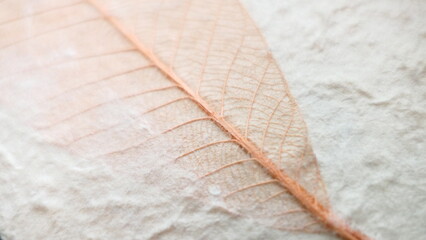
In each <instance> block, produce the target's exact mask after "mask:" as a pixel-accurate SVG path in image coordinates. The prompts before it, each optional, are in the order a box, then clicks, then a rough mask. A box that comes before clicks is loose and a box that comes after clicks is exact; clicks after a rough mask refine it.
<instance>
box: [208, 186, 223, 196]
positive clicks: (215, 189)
mask: <svg viewBox="0 0 426 240" xmlns="http://www.w3.org/2000/svg"><path fill="white" fill-rule="evenodd" d="M209 193H210V194H211V195H215V196H217V195H219V194H221V193H222V190H221V189H220V187H219V186H218V185H210V186H209Z"/></svg>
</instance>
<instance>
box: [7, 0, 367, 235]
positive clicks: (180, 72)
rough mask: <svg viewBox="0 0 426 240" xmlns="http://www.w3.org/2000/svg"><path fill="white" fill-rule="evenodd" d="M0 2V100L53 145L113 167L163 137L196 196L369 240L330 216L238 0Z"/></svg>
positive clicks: (274, 72) (262, 46)
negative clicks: (192, 177)
mask: <svg viewBox="0 0 426 240" xmlns="http://www.w3.org/2000/svg"><path fill="white" fill-rule="evenodd" d="M0 4H1V5H2V7H1V10H0V34H1V36H2V38H0V59H1V61H2V62H1V65H0V74H1V75H0V77H1V82H0V84H1V90H0V91H1V97H0V101H1V103H2V105H4V106H7V107H8V108H9V109H11V111H14V112H15V113H16V114H17V115H19V116H21V117H22V116H23V117H24V118H25V120H26V121H28V122H29V123H30V124H31V125H32V126H33V127H35V128H37V129H38V130H39V131H40V132H41V133H42V134H43V135H44V136H46V137H48V138H49V139H50V141H51V142H53V143H55V144H58V145H61V146H62V147H64V148H66V149H68V150H69V151H72V152H74V153H75V154H78V155H81V156H84V157H87V158H97V159H103V160H105V161H110V162H119V161H121V162H123V161H131V160H132V159H137V158H139V157H140V156H143V154H149V152H150V151H151V150H150V148H151V147H153V146H155V144H156V143H158V141H166V142H174V144H172V145H170V146H168V148H167V149H165V150H164V151H165V152H167V154H168V155H171V156H173V159H174V162H176V163H178V165H180V166H182V167H184V168H185V169H188V170H190V171H192V172H194V173H195V174H196V175H197V181H199V182H202V184H201V185H202V186H203V187H202V189H201V190H200V192H199V193H198V195H199V197H202V198H204V199H206V198H207V196H209V195H214V196H216V197H217V198H219V199H221V200H222V201H223V202H224V203H226V206H227V208H228V209H229V211H231V212H235V213H238V214H241V215H245V216H249V217H253V218H255V219H257V220H258V221H259V222H261V223H263V224H266V225H269V226H271V227H274V228H278V229H283V230H297V231H307V232H324V231H328V230H324V229H325V228H328V229H329V230H331V231H335V232H336V233H337V234H338V235H340V236H341V237H343V238H347V239H368V238H367V237H366V236H365V235H363V234H362V233H360V232H358V231H356V230H353V229H351V228H350V227H349V226H348V225H347V224H346V223H345V222H344V221H343V220H340V219H338V218H337V217H336V216H335V215H334V214H333V213H332V212H331V208H330V206H329V203H328V199H327V195H326V191H325V188H324V186H323V183H322V180H321V177H320V174H319V168H318V164H317V162H316V159H315V156H314V154H313V152H312V149H311V145H310V143H309V139H308V137H307V130H306V126H305V123H304V121H303V119H302V117H301V114H300V111H299V109H298V107H297V105H296V103H295V100H294V98H293V96H292V95H291V94H290V92H289V89H288V86H287V83H286V81H285V80H284V78H283V76H282V73H281V71H280V70H279V68H278V66H277V64H276V63H275V61H274V60H273V58H272V56H271V54H270V53H269V51H268V48H267V45H266V43H265V41H264V39H263V38H262V36H261V34H260V33H259V31H258V29H257V28H256V26H255V25H254V24H253V22H252V21H251V19H250V18H249V17H248V16H247V13H246V11H245V10H244V9H243V8H242V7H241V5H240V3H239V2H237V1H235V0H224V1H218V0H210V1H209V0H197V1H195V0H194V1H191V0H188V1H182V0H167V1H154V0H146V1H131V0H127V1H113V0H103V1H101V0H96V1H95V0H93V1H92V0H89V1H82V2H81V1H74V0H62V1H47V0H43V1H41V0H40V1H37V2H35V1H29V0H27V1H25V0H20V1H4V2H0ZM1 5H0V6H1ZM324 227H325V228H324Z"/></svg>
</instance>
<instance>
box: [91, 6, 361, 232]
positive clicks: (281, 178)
mask: <svg viewBox="0 0 426 240" xmlns="http://www.w3.org/2000/svg"><path fill="white" fill-rule="evenodd" d="M86 1H87V2H88V3H89V4H90V5H92V6H93V7H94V8H95V9H96V10H98V12H99V13H100V14H101V15H102V17H103V18H105V20H106V21H108V22H109V23H110V24H112V25H113V26H114V27H115V28H116V30H117V31H118V32H120V34H122V35H123V37H124V38H126V39H127V40H128V41H129V42H131V43H132V44H133V45H134V46H135V47H136V49H137V50H138V51H139V52H140V53H141V54H142V55H144V56H145V57H146V58H147V59H149V60H150V61H151V62H152V63H153V65H154V66H155V67H157V68H158V69H159V70H160V71H161V72H162V73H163V74H164V75H166V76H167V77H168V78H169V79H170V80H171V81H172V82H174V83H175V84H176V86H177V87H178V88H180V89H181V90H182V91H183V92H184V93H186V94H187V95H188V96H189V97H190V99H191V100H193V102H194V103H195V104H197V105H198V106H199V107H200V109H201V110H202V111H203V112H205V113H206V114H207V115H208V116H209V117H210V119H211V120H212V121H213V122H214V123H215V124H216V125H217V126H218V127H219V128H221V129H222V130H223V131H225V132H226V133H228V134H229V135H230V137H231V138H232V139H234V140H235V141H234V142H235V143H236V144H238V145H240V146H241V147H242V148H243V149H244V150H245V151H246V152H247V153H248V154H249V155H250V156H251V157H253V158H254V159H255V160H256V161H257V162H258V163H259V164H260V165H261V166H262V167H263V168H264V169H266V170H267V172H268V173H269V174H270V175H271V176H272V177H273V178H274V179H275V180H277V182H278V183H279V184H280V185H281V186H283V187H284V188H285V189H287V190H288V192H289V193H290V194H291V195H292V196H293V197H295V198H296V199H297V200H298V202H299V203H300V204H301V205H302V206H303V207H305V208H306V209H307V210H308V211H309V212H310V213H311V214H312V215H314V216H315V217H317V218H318V219H319V220H321V222H322V223H323V224H324V225H325V226H326V227H328V228H330V229H331V230H333V231H335V232H336V233H337V234H338V235H340V236H341V237H343V238H346V239H354V240H357V239H369V238H368V237H367V236H365V235H364V234H363V233H361V232H358V231H356V230H353V229H351V228H350V227H349V226H348V225H347V224H346V223H345V222H344V221H343V220H340V219H338V218H337V217H336V216H334V214H333V213H332V212H331V211H330V209H328V208H326V207H324V206H323V205H322V204H321V203H319V202H318V200H317V198H316V197H315V196H313V195H312V194H310V193H309V192H308V191H307V190H306V189H305V188H304V187H303V186H301V185H300V184H299V183H298V182H296V181H295V180H293V179H292V178H291V177H289V176H288V175H287V174H286V173H285V172H284V170H280V168H278V167H277V166H276V164H275V163H273V162H272V160H271V159H269V158H268V157H267V156H266V155H265V154H264V153H263V151H261V150H260V149H259V148H258V147H257V146H256V145H255V144H254V143H253V142H251V141H250V140H249V139H247V138H246V137H245V136H244V135H243V134H241V133H240V132H239V131H238V130H237V129H236V128H235V127H234V126H232V125H231V124H230V123H228V122H227V121H226V120H225V118H224V116H222V115H219V114H217V113H216V112H215V111H213V109H212V108H211V107H210V106H209V105H208V103H207V102H206V101H205V100H204V99H203V98H201V96H200V95H199V94H198V92H197V93H194V91H193V90H192V89H191V88H190V87H189V86H188V85H187V84H186V83H185V82H184V81H183V80H182V79H181V78H179V77H178V76H177V75H176V74H175V73H174V72H173V70H172V69H170V68H169V67H168V66H167V65H166V64H165V63H164V62H162V61H161V60H160V59H159V58H158V57H157V56H156V55H155V54H154V53H153V52H152V51H151V50H149V48H147V47H146V46H145V45H144V44H142V43H141V42H140V41H139V39H138V38H137V37H136V36H135V35H134V34H133V33H132V32H131V31H129V30H128V29H127V28H126V27H125V26H124V25H123V24H121V23H120V21H118V20H117V19H116V18H115V17H112V16H111V15H109V14H108V11H107V10H106V9H105V8H104V7H103V6H102V5H100V4H99V3H97V1H96V0H86Z"/></svg>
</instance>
